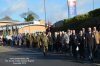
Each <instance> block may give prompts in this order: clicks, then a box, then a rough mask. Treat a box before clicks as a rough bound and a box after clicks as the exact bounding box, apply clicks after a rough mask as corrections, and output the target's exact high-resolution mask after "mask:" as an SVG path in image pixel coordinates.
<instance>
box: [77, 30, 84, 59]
mask: <svg viewBox="0 0 100 66" xmlns="http://www.w3.org/2000/svg"><path fill="white" fill-rule="evenodd" d="M78 46H79V55H80V58H84V57H85V56H84V50H85V36H84V35H83V32H82V31H80V32H79V36H78Z"/></svg>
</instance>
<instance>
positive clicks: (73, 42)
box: [70, 30, 78, 58]
mask: <svg viewBox="0 0 100 66" xmlns="http://www.w3.org/2000/svg"><path fill="white" fill-rule="evenodd" d="M70 41H71V45H72V55H73V57H74V58H77V50H76V49H77V45H78V44H77V35H76V33H75V30H73V31H72V35H71V36H70Z"/></svg>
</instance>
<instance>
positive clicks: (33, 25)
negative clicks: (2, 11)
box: [0, 16, 46, 35]
mask: <svg viewBox="0 0 100 66" xmlns="http://www.w3.org/2000/svg"><path fill="white" fill-rule="evenodd" d="M11 31H12V33H13V34H15V33H16V31H17V32H18V33H35V32H45V31H46V27H45V20H39V21H31V22H19V21H17V20H12V19H11V18H10V17H8V16H6V17H4V18H3V19H0V35H3V34H4V32H6V34H10V32H11Z"/></svg>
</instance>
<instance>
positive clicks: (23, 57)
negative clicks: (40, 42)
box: [0, 46, 100, 66]
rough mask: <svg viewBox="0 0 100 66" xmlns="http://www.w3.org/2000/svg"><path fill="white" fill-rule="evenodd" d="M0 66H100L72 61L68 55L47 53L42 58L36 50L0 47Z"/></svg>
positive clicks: (98, 61)
mask: <svg viewBox="0 0 100 66" xmlns="http://www.w3.org/2000/svg"><path fill="white" fill-rule="evenodd" d="M0 66H100V60H99V59H98V60H96V61H95V62H94V63H90V62H89V61H83V60H80V59H77V60H76V59H73V58H72V57H71V56H70V55H68V54H66V55H65V54H60V53H48V54H47V56H44V55H43V53H42V52H41V51H39V50H38V49H28V48H15V47H9V46H5V47H4V46H0Z"/></svg>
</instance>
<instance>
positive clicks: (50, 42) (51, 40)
mask: <svg viewBox="0 0 100 66" xmlns="http://www.w3.org/2000/svg"><path fill="white" fill-rule="evenodd" d="M48 42H49V43H48V51H52V50H53V38H52V35H51V32H49V33H48Z"/></svg>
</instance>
